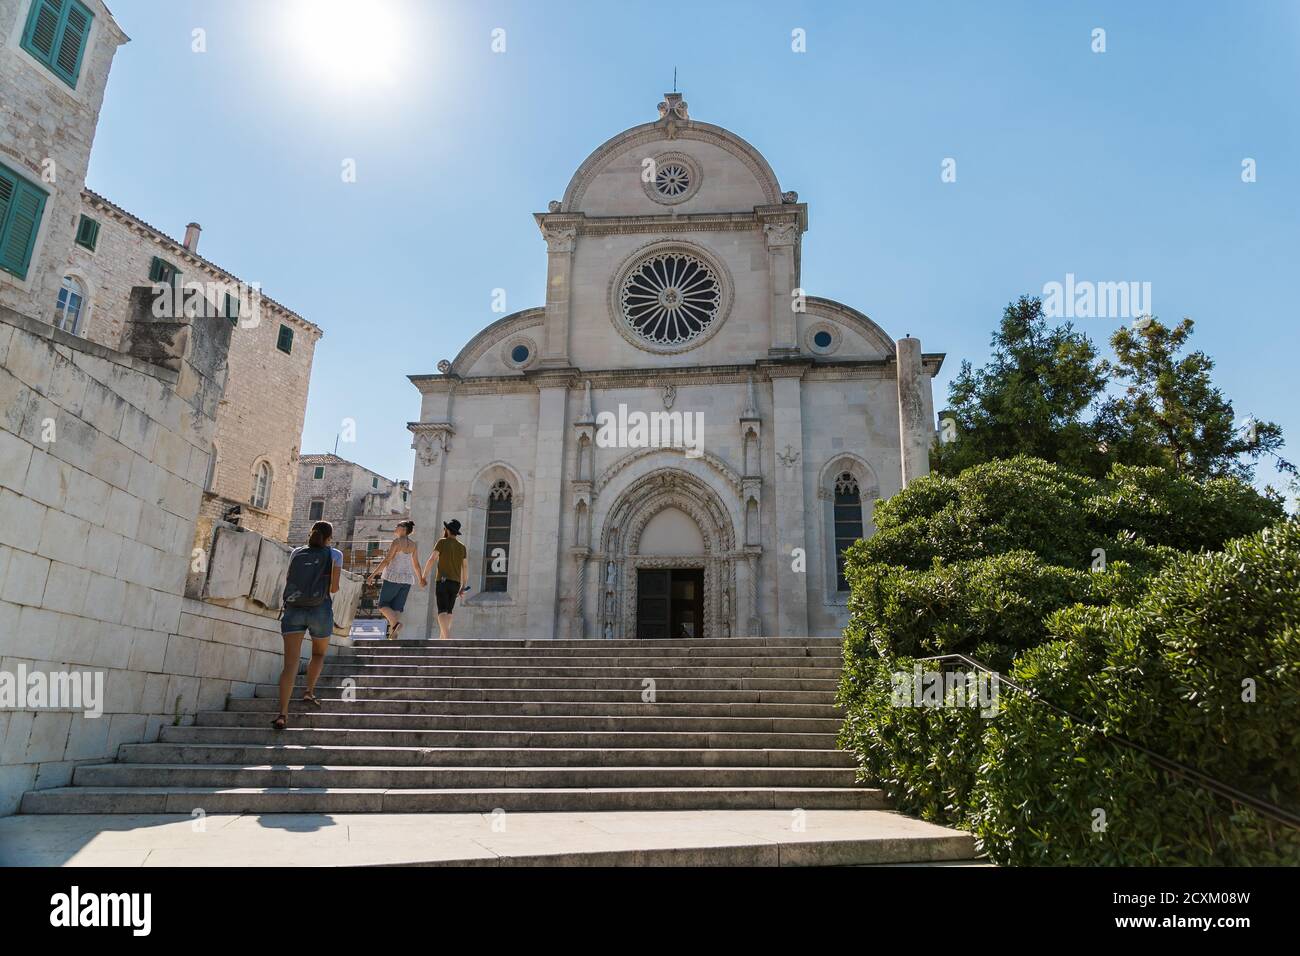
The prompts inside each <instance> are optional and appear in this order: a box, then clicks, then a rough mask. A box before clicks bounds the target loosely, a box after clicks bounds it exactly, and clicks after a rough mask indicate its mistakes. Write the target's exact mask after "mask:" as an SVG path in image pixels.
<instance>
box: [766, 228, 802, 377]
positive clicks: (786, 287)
mask: <svg viewBox="0 0 1300 956" xmlns="http://www.w3.org/2000/svg"><path fill="white" fill-rule="evenodd" d="M755 213H756V215H757V216H758V222H759V224H760V225H761V226H762V229H763V243H764V245H765V247H766V248H767V264H768V293H769V296H770V304H769V307H768V314H769V318H770V321H771V336H772V337H771V342H770V343H769V348H768V353H769V354H771V355H774V356H793V355H798V354H799V333H798V326H797V324H796V322H795V314H796V313H795V309H794V304H795V298H794V294H793V293H794V290H795V289H796V288H797V287H798V285H799V242H800V236H801V235H802V233H803V232H804V230H805V229H807V228H808V210H807V206H805V205H803V204H801V203H792V204H786V205H780V206H760V207H759V208H758V209H756V210H755Z"/></svg>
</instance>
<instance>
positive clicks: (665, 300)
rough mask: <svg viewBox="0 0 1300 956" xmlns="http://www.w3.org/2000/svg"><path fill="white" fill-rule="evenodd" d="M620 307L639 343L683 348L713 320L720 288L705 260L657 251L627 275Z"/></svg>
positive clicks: (685, 254)
mask: <svg viewBox="0 0 1300 956" xmlns="http://www.w3.org/2000/svg"><path fill="white" fill-rule="evenodd" d="M619 303H620V305H621V306H622V310H623V318H624V320H625V321H626V322H627V324H628V326H629V327H630V328H631V329H632V331H633V332H635V333H636V334H637V335H639V336H640V337H641V338H643V339H646V340H647V341H650V342H654V343H656V344H658V345H682V344H684V343H686V342H689V341H691V340H692V339H694V338H696V337H697V336H699V335H701V334H702V333H703V332H705V331H706V330H707V329H708V328H709V326H711V325H712V324H713V322H714V320H715V319H716V318H717V316H718V309H719V307H720V305H721V304H722V284H721V283H720V282H719V281H718V277H717V276H715V275H714V274H713V270H712V269H710V268H709V266H708V265H707V264H706V263H705V262H704V261H703V260H701V259H699V258H697V257H695V256H693V255H690V254H689V253H685V252H661V253H658V254H656V255H653V256H651V257H650V258H648V259H646V260H645V261H644V262H642V263H641V264H640V265H638V266H637V267H636V268H634V269H632V270H631V272H629V273H628V275H627V278H626V279H624V280H623V287H622V289H621V290H620V293H619Z"/></svg>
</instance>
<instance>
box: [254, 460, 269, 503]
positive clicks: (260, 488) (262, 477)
mask: <svg viewBox="0 0 1300 956" xmlns="http://www.w3.org/2000/svg"><path fill="white" fill-rule="evenodd" d="M270 500H271V466H270V464H268V463H267V462H264V461H263V462H259V463H258V465H257V468H256V469H254V471H253V496H252V498H251V499H250V500H249V504H251V505H252V506H253V507H254V508H263V509H265V508H266V505H267V502H269V501H270Z"/></svg>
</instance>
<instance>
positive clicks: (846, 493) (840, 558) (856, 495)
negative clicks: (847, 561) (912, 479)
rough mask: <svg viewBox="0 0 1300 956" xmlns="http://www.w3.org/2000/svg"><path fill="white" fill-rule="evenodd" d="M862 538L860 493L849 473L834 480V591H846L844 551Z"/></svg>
mask: <svg viewBox="0 0 1300 956" xmlns="http://www.w3.org/2000/svg"><path fill="white" fill-rule="evenodd" d="M861 537H862V492H861V490H859V488H858V480H857V479H856V478H854V477H853V475H852V474H850V473H849V472H847V471H846V472H844V473H843V474H841V475H840V476H839V477H838V478H836V479H835V589H836V590H837V591H847V590H848V589H849V582H848V579H847V578H845V577H844V551H845V549H846V548H848V547H849V545H851V544H853V542H854V541H857V540H858V539H859V538H861Z"/></svg>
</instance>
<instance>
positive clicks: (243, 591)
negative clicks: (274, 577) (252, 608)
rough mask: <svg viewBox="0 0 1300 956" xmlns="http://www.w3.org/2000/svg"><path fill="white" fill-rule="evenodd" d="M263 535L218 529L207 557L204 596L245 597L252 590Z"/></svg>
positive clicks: (223, 598) (219, 597) (229, 598)
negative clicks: (206, 578) (206, 577)
mask: <svg viewBox="0 0 1300 956" xmlns="http://www.w3.org/2000/svg"><path fill="white" fill-rule="evenodd" d="M261 541H262V536H261V535H259V534H255V533H254V532H251V531H233V530H231V529H230V528H218V529H217V532H216V536H215V539H214V541H213V545H212V553H211V554H210V555H209V556H208V580H207V582H206V583H205V584H204V590H203V593H204V596H206V597H213V598H218V599H221V600H231V599H233V598H239V597H245V596H246V595H248V594H249V593H250V592H251V591H252V589H253V578H254V575H255V573H256V571H257V557H258V554H259V553H260V547H261Z"/></svg>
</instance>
